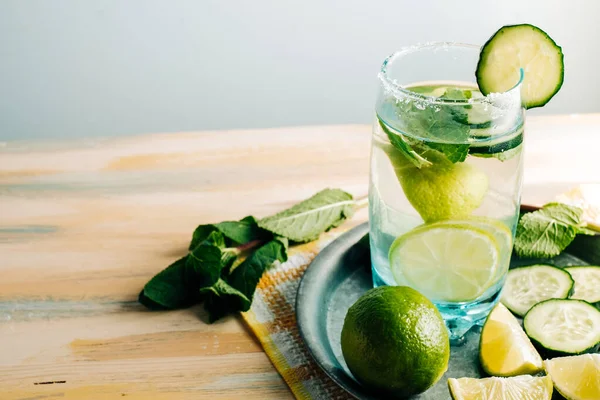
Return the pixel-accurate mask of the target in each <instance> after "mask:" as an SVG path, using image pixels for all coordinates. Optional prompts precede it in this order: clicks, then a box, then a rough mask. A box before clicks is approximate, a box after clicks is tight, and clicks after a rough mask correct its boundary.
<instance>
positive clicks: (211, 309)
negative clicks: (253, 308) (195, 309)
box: [200, 279, 251, 323]
mask: <svg viewBox="0 0 600 400" xmlns="http://www.w3.org/2000/svg"><path fill="white" fill-rule="evenodd" d="M200 293H201V294H202V295H205V296H206V300H205V301H204V308H205V309H206V311H207V312H208V319H209V322H211V323H212V322H215V321H216V320H218V319H220V318H222V317H224V316H226V315H228V314H232V313H235V312H239V311H242V310H248V309H250V303H251V301H250V300H249V299H248V297H246V296H245V295H244V294H243V293H241V292H240V291H239V290H236V289H235V288H233V287H231V286H230V285H229V284H228V283H227V282H226V281H224V280H223V279H219V280H218V281H217V282H216V283H215V284H214V285H213V286H210V287H206V288H202V289H200Z"/></svg>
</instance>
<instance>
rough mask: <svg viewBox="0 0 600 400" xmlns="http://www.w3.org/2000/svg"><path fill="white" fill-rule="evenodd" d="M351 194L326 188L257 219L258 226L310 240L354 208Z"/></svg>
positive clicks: (336, 224) (339, 220) (336, 222)
mask: <svg viewBox="0 0 600 400" xmlns="http://www.w3.org/2000/svg"><path fill="white" fill-rule="evenodd" d="M353 206H354V201H353V200H352V195H350V194H348V193H346V192H344V191H342V190H339V189H325V190H322V191H320V192H319V193H317V194H315V195H314V196H312V197H311V198H309V199H306V200H304V201H302V202H300V203H298V204H296V205H295V206H293V207H291V208H289V209H287V210H285V211H282V212H280V213H277V214H275V215H273V216H271V217H267V218H263V219H261V220H259V221H258V226H259V227H261V228H262V229H265V230H268V231H270V232H272V233H274V234H275V235H278V236H282V237H286V238H288V239H290V240H292V241H294V242H299V243H301V242H310V241H312V240H315V239H317V238H318V237H319V235H320V234H321V233H323V232H326V231H328V230H329V229H331V228H333V227H336V226H338V225H339V224H341V223H342V222H343V221H344V220H346V219H347V218H349V217H351V216H352V214H353V212H354V208H353Z"/></svg>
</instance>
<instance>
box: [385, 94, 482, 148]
mask: <svg viewBox="0 0 600 400" xmlns="http://www.w3.org/2000/svg"><path fill="white" fill-rule="evenodd" d="M397 109H398V110H397V112H398V130H399V131H401V132H404V133H406V134H408V135H409V136H411V137H415V138H419V139H422V140H427V141H438V140H444V141H447V142H458V143H463V142H467V141H468V139H469V135H470V132H471V127H470V126H469V125H468V124H465V123H461V122H460V121H462V120H463V119H464V120H465V121H466V116H465V117H464V118H463V117H460V116H461V115H463V114H465V115H466V110H465V109H464V106H452V105H441V106H439V107H436V106H434V105H431V104H427V105H426V106H425V107H421V108H419V107H417V106H416V105H415V103H414V102H408V103H403V102H399V103H398V104H397Z"/></svg>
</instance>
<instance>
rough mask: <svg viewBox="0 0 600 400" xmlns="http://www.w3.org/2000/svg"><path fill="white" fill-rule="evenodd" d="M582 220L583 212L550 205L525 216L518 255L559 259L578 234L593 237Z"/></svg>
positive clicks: (519, 230) (520, 227)
mask: <svg viewBox="0 0 600 400" xmlns="http://www.w3.org/2000/svg"><path fill="white" fill-rule="evenodd" d="M582 216H583V210H582V209H581V208H579V207H574V206H570V205H566V204H562V203H549V204H546V205H545V206H544V207H543V208H541V209H539V210H537V211H533V212H530V213H526V214H523V216H522V217H521V219H520V220H519V224H518V225H517V233H516V237H515V246H514V247H515V252H516V253H517V255H518V256H520V257H535V258H549V257H554V256H557V255H559V254H560V253H561V252H562V251H563V250H564V249H565V248H566V247H567V246H568V245H569V244H570V243H571V242H572V241H573V239H575V236H576V235H577V234H578V233H584V234H590V233H591V231H590V230H589V229H586V228H585V223H584V221H583V220H582Z"/></svg>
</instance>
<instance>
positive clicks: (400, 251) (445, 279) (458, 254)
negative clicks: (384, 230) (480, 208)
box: [389, 221, 500, 302]
mask: <svg viewBox="0 0 600 400" xmlns="http://www.w3.org/2000/svg"><path fill="white" fill-rule="evenodd" d="M480 226H481V222H465V221H443V222H437V223H433V224H426V225H421V226H420V227H417V228H415V229H413V230H412V231H410V232H408V233H406V234H404V235H402V236H400V237H398V238H397V239H396V240H395V241H394V243H393V244H392V246H391V247H390V252H389V260H390V268H391V270H392V274H393V275H394V278H395V279H396V281H397V282H398V284H401V285H402V284H408V285H409V286H412V287H413V288H415V289H417V290H418V291H420V292H421V293H423V294H424V295H425V296H427V297H429V298H430V299H432V300H434V301H451V302H457V301H469V300H473V299H476V298H477V297H479V296H480V295H481V294H483V293H484V292H485V291H486V290H487V289H488V288H489V287H490V286H491V284H492V283H493V282H494V281H495V279H494V278H495V277H496V271H497V270H498V266H499V260H500V245H499V243H498V241H497V239H496V238H495V237H494V235H492V234H490V233H489V231H487V230H486V229H482V228H481V227H480Z"/></svg>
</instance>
